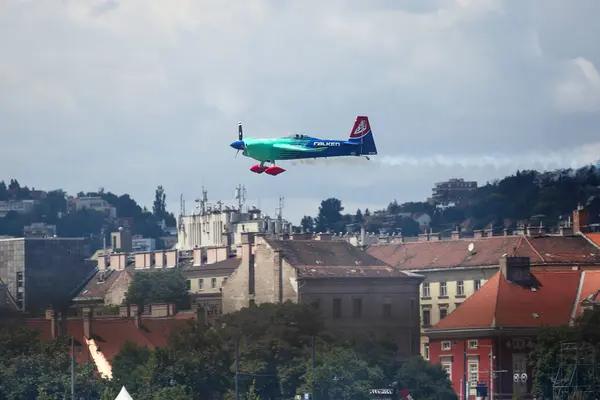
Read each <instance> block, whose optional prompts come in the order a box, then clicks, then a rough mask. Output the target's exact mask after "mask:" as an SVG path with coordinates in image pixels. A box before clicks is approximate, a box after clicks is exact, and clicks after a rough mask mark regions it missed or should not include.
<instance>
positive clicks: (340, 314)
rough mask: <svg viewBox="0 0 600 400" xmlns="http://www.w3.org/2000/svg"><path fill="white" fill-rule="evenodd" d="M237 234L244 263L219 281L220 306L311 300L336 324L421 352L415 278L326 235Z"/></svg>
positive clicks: (227, 308) (404, 349) (405, 350)
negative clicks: (278, 237) (276, 236)
mask: <svg viewBox="0 0 600 400" xmlns="http://www.w3.org/2000/svg"><path fill="white" fill-rule="evenodd" d="M307 239H309V237H307V236H306V235H302V234H299V235H292V237H291V240H275V239H272V238H269V237H267V236H266V235H261V234H252V233H245V234H243V235H242V245H241V263H240V265H239V267H238V268H237V269H236V270H235V271H234V272H233V273H232V274H231V275H230V276H229V278H228V279H227V281H226V282H225V284H224V285H223V289H222V294H223V312H224V313H229V312H233V311H237V310H239V309H241V308H243V307H248V306H249V305H250V304H260V303H282V302H285V301H288V300H289V301H292V302H299V303H308V304H312V305H314V306H315V307H316V308H318V309H319V310H320V311H321V313H322V315H323V317H324V320H325V323H326V326H327V327H329V328H330V329H332V330H334V331H337V332H341V333H343V332H347V331H353V332H356V331H362V332H363V333H365V334H374V335H378V336H381V337H385V338H388V339H391V340H393V341H395V342H396V343H397V344H398V347H399V353H400V355H402V356H409V355H414V354H418V352H419V349H418V344H419V332H420V330H419V329H420V328H419V313H418V310H419V298H418V295H419V284H420V283H421V281H422V279H423V278H422V277H421V276H419V275H416V274H412V273H409V272H401V271H398V270H396V269H395V268H393V267H391V266H389V265H387V264H386V263H384V262H382V261H380V260H378V259H376V258H374V257H372V256H370V255H368V254H367V253H365V252H364V251H362V250H360V249H358V248H357V247H354V246H352V245H350V244H349V243H347V242H344V241H333V240H331V235H330V234H328V235H325V234H323V235H321V236H320V237H319V238H318V239H319V240H307Z"/></svg>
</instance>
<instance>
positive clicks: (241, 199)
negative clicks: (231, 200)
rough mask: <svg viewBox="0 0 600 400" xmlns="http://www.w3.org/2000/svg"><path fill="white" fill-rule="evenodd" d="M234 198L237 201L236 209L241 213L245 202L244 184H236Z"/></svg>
mask: <svg viewBox="0 0 600 400" xmlns="http://www.w3.org/2000/svg"><path fill="white" fill-rule="evenodd" d="M235 199H236V200H237V201H238V211H239V212H240V213H241V212H242V209H243V207H244V204H245V203H246V187H245V186H244V185H238V187H237V188H235Z"/></svg>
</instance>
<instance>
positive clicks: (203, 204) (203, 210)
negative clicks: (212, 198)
mask: <svg viewBox="0 0 600 400" xmlns="http://www.w3.org/2000/svg"><path fill="white" fill-rule="evenodd" d="M207 203H208V191H207V190H206V189H204V186H202V200H201V201H200V210H201V213H202V215H204V214H206V204H207Z"/></svg>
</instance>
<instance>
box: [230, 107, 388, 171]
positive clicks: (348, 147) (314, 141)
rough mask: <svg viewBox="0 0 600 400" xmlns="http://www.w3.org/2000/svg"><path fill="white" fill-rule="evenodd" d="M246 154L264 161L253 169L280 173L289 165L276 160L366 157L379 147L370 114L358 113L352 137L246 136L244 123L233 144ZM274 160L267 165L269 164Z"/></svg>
mask: <svg viewBox="0 0 600 400" xmlns="http://www.w3.org/2000/svg"><path fill="white" fill-rule="evenodd" d="M230 146H231V147H233V148H234V149H236V150H237V153H236V154H235V155H236V157H237V155H238V153H239V152H240V151H242V155H244V156H246V157H250V158H253V159H255V160H257V161H260V164H256V165H254V166H252V167H251V168H250V171H252V172H254V173H257V174H262V173H263V172H265V173H266V174H268V175H271V176H276V175H279V174H281V173H282V172H285V169H283V168H281V167H278V166H277V165H275V163H276V160H280V161H282V160H300V159H306V158H327V157H343V156H357V157H360V156H362V157H366V158H367V159H370V158H369V156H373V155H377V147H376V146H375V140H374V139H373V132H371V124H370V123H369V118H368V117H364V116H358V117H356V121H355V122H354V127H353V128H352V130H351V131H350V137H349V138H348V140H335V139H319V138H315V137H311V136H307V135H300V134H294V135H290V136H286V137H282V138H269V139H253V138H246V139H244V133H243V131H242V123H241V122H240V123H239V126H238V140H236V141H235V142H233V143H231V145H230ZM267 163H268V164H272V165H271V166H266V165H265V164H267Z"/></svg>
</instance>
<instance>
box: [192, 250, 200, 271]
mask: <svg viewBox="0 0 600 400" xmlns="http://www.w3.org/2000/svg"><path fill="white" fill-rule="evenodd" d="M193 253H194V267H199V266H200V265H202V249H200V248H199V247H196V248H195V249H194V252H193Z"/></svg>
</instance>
